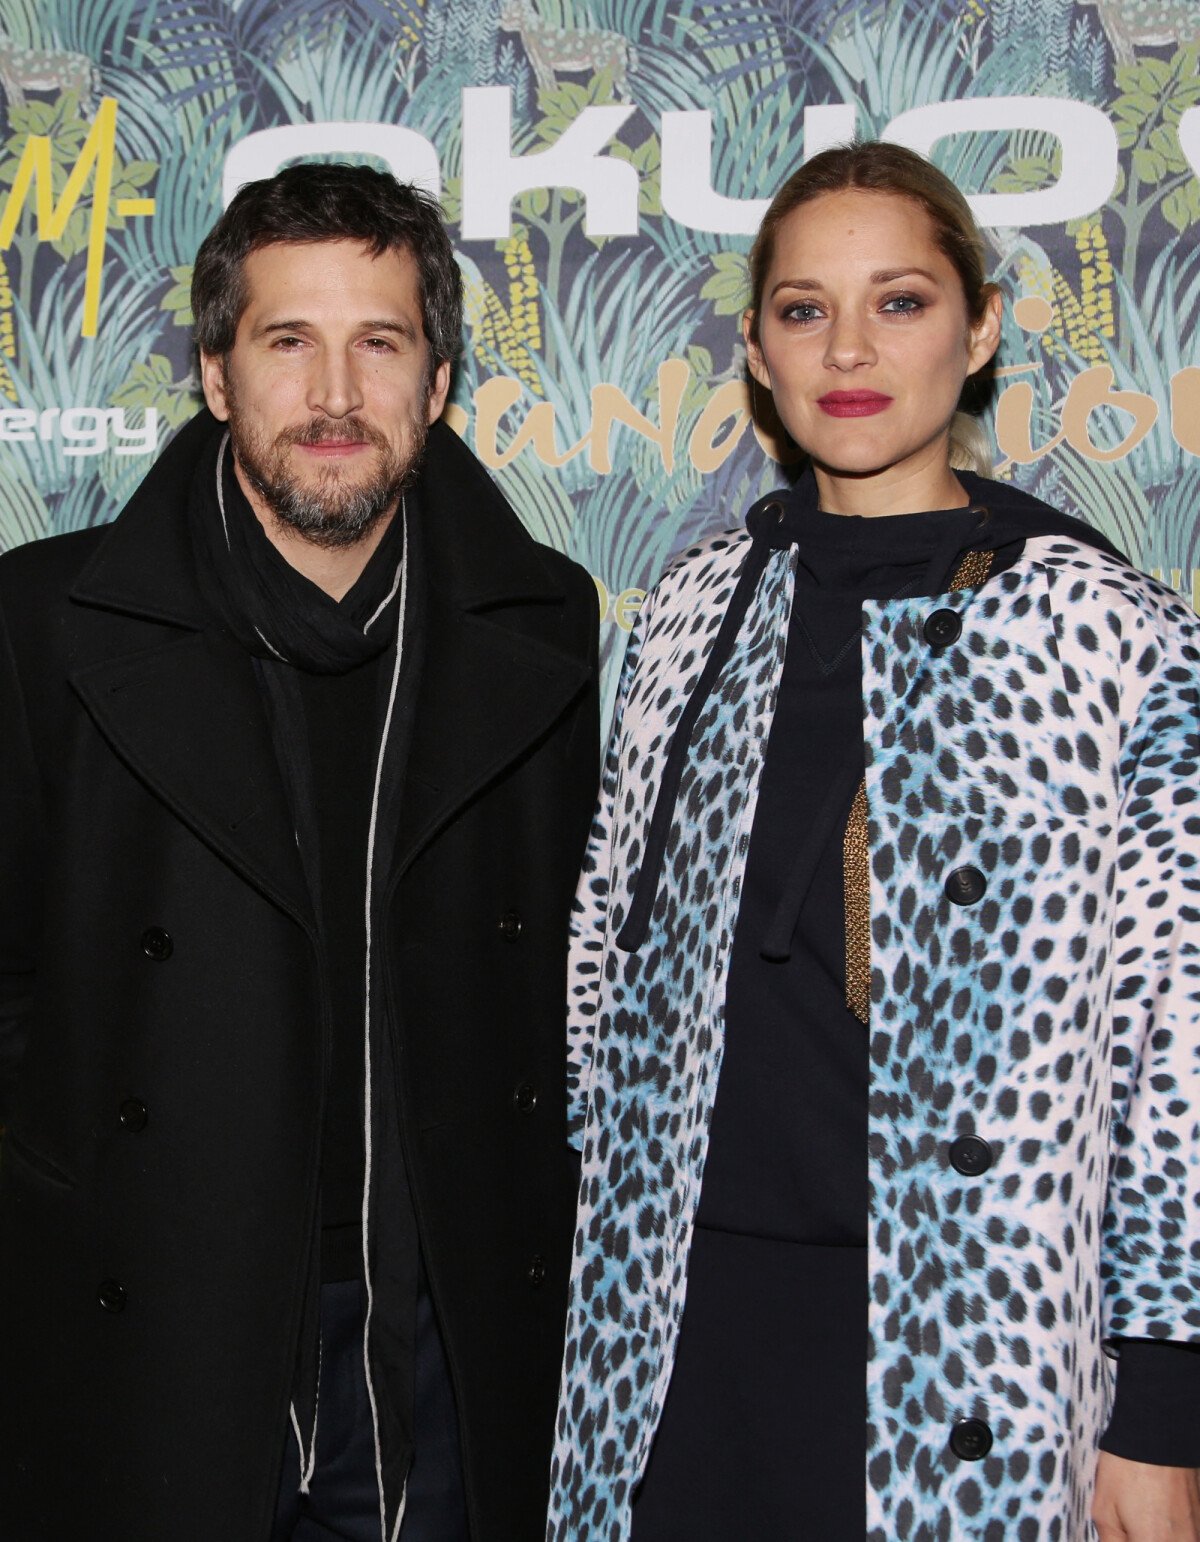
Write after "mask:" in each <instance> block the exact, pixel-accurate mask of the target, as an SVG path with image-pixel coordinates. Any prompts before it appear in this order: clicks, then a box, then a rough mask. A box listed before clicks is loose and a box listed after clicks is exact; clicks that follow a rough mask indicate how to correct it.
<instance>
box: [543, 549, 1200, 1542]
mask: <svg viewBox="0 0 1200 1542" xmlns="http://www.w3.org/2000/svg"><path fill="white" fill-rule="evenodd" d="M748 550H749V537H748V536H747V535H745V534H744V533H739V534H736V535H733V536H726V537H722V538H720V539H718V540H716V541H714V542H712V543H710V544H709V545H707V546H705V547H703V548H701V549H699V550H697V551H694V552H691V553H688V554H687V556H686V557H685V558H684V559H683V560H681V561H680V562H679V563H678V564H677V565H676V566H675V567H674V569H673V570H672V571H671V572H670V573H668V575H667V576H666V578H664V579H663V581H662V582H661V584H660V585H659V586H658V588H657V589H656V590H655V591H654V593H653V594H652V596H651V597H650V599H649V600H648V601H647V603H646V605H645V607H644V609H643V611H642V614H641V616H640V618H639V623H638V627H637V629H636V631H635V634H634V637H633V639H632V641H631V645H630V649H629V656H628V658H627V661H626V667H625V670H624V673H623V677H622V685H621V693H620V701H619V718H618V727H617V732H616V734H615V736H614V740H613V744H612V748H611V749H610V752H609V759H608V764H607V767H606V771H605V777H604V784H603V790H602V795H601V803H600V808H599V811H598V814H597V817H596V821H595V825H594V828H593V831H592V835H591V840H590V844H589V847H588V852H587V858H586V865H585V870H584V874H583V877H582V879H581V882H580V888H579V893H578V897H577V900H576V908H575V917H574V942H573V965H572V975H571V1018H572V1049H571V1072H572V1078H573V1087H572V1092H571V1096H572V1116H573V1126H572V1127H573V1130H574V1132H575V1137H576V1139H577V1140H579V1142H580V1144H581V1146H582V1151H583V1178H582V1185H581V1189H580V1210H579V1228H578V1232H577V1235H576V1239H575V1256H574V1265H573V1274H572V1287H571V1302H570V1311H569V1317H568V1327H567V1344H566V1352H565V1359H564V1364H563V1376H562V1388H561V1401H560V1406H559V1412H558V1425H557V1442H556V1450H555V1455H554V1462H553V1471H552V1496H551V1507H550V1519H549V1526H548V1537H549V1538H551V1539H554V1542H566V1539H589V1542H601V1539H604V1542H621V1539H624V1538H626V1537H627V1536H628V1534H629V1525H630V1498H631V1490H632V1489H633V1487H634V1485H635V1484H636V1482H637V1480H638V1478H639V1477H640V1475H641V1473H642V1472H643V1470H644V1467H645V1463H646V1458H647V1454H648V1450H649V1446H650V1442H651V1439H652V1437H653V1435H654V1431H655V1428H656V1425H657V1422H658V1419H659V1416H660V1413H661V1410H662V1405H663V1398H664V1395H665V1393H666V1389H667V1384H668V1382H669V1380H670V1377H671V1367H672V1361H673V1356H674V1350H675V1342H676V1336H677V1332H678V1328H679V1323H680V1319H681V1316H682V1313H683V1303H684V1291H685V1286H686V1279H687V1260H688V1247H689V1242H690V1238H691V1231H692V1221H693V1216H694V1213H695V1209H696V1201H697V1197H698V1195H699V1191H700V1183H701V1178H702V1175H703V1170H704V1158H705V1149H706V1142H707V1134H708V1127H709V1120H710V1116H711V1113H712V1108H713V1102H714V1097H715V1093H716V1086H717V1077H718V1074H719V1072H720V1067H721V1052H722V1042H723V1039H722V1035H723V1003H724V992H725V975H726V971H727V968H728V965H729V958H730V944H731V940H732V935H733V927H734V921H735V918H736V915H737V909H738V897H739V890H740V885H741V882H742V875H743V871H744V867H745V861H746V851H747V847H748V845H749V839H750V829H751V825H752V822H753V819H754V808H755V799H756V796H757V790H758V778H759V773H760V770H761V767H762V762H763V754H764V751H765V748H766V744H767V734H768V732H769V729H770V726H771V716H772V712H773V710H774V703H775V696H776V690H777V687H778V682H779V677H780V672H781V669H782V664H783V652H784V644H785V639H786V636H787V623H788V613H789V610H790V606H791V595H792V581H793V560H794V559H793V557H792V555H791V554H790V553H789V552H787V551H779V552H776V553H774V554H773V555H772V556H771V558H770V559H769V562H768V566H767V568H766V571H765V574H764V576H763V578H762V579H761V581H760V582H759V586H758V589H757V592H756V595H755V598H754V602H753V604H752V605H751V609H750V612H749V614H748V615H747V617H746V620H745V621H744V622H743V624H742V627H741V630H740V633H739V636H738V640H737V644H736V646H735V648H734V652H733V655H732V657H731V658H730V660H729V662H728V664H727V665H726V666H725V667H724V669H723V670H722V671H721V674H720V676H719V678H718V681H717V684H716V687H715V688H714V690H713V692H712V695H711V696H710V698H709V700H708V702H707V704H706V705H705V707H704V709H703V711H702V713H701V715H700V719H699V721H698V723H697V725H696V728H695V731H694V732H693V734H692V741H691V749H690V752H689V760H688V765H687V769H686V771H685V774H684V779H683V783H682V785H681V787H680V790H679V796H678V799H677V802H676V807H675V816H674V824H673V827H672V830H671V836H670V839H669V841H668V845H667V851H666V857H665V860H664V862H663V864H662V874H661V877H660V879H659V883H658V889H657V897H656V900H655V904H654V909H653V916H652V920H651V922H650V927H649V932H648V935H647V936H646V939H645V940H644V941H643V943H642V945H641V947H640V949H639V950H638V951H637V952H634V953H624V952H621V951H620V950H618V949H617V948H615V947H614V943H613V939H614V936H615V933H616V932H617V930H618V929H619V928H620V926H621V924H622V921H623V919H624V915H625V911H626V907H627V905H628V903H629V897H630V894H631V890H632V888H633V884H634V882H635V880H636V877H637V873H638V868H639V865H640V861H641V857H642V853H643V849H644V846H645V836H646V826H647V823H648V820H649V817H650V812H651V808H652V805H653V803H654V799H655V794H656V791H657V788H658V784H659V778H660V773H661V768H662V762H663V759H664V756H665V753H666V750H667V747H668V745H669V743H670V739H671V734H672V730H673V728H674V726H675V723H676V722H677V720H678V718H679V715H680V712H681V710H682V708H683V705H684V702H685V701H686V699H687V697H688V694H689V692H690V690H691V689H692V687H693V686H694V685H695V683H696V680H697V677H698V676H699V673H700V671H701V668H702V666H703V663H704V660H705V657H706V655H707V652H708V650H709V648H710V647H711V645H712V642H713V639H714V636H715V634H716V631H717V627H718V625H719V623H720V620H721V617H722V615H723V614H724V612H725V609H726V606H727V605H728V602H729V597H730V594H731V592H732V590H733V587H734V584H735V582H736V579H737V575H738V572H739V569H740V567H741V565H742V563H743V561H744V559H745V557H746V554H747V551H748ZM935 609H936V610H946V609H951V610H954V611H956V612H957V613H958V616H959V617H960V619H961V623H962V631H961V635H960V636H959V637H958V639H957V641H955V642H954V643H952V644H951V645H950V646H946V647H942V648H940V649H939V648H936V647H933V646H931V645H930V643H929V642H928V641H927V640H926V634H925V630H924V624H925V621H926V619H927V617H928V615H929V613H930V612H931V611H933V610H935ZM943 619H944V618H943ZM864 622H865V625H864V637H863V645H862V660H863V703H864V733H865V745H866V767H867V790H868V796H869V801H870V846H871V915H872V952H873V957H872V975H871V996H872V1006H871V1026H870V1061H871V1096H870V1134H869V1162H870V1183H871V1211H870V1224H869V1235H870V1250H869V1269H870V1299H871V1308H870V1320H869V1343H870V1350H869V1361H868V1370H867V1381H868V1426H867V1441H866V1466H865V1473H864V1481H865V1484H866V1491H867V1533H868V1536H869V1538H870V1539H871V1542H904V1539H913V1542H935V1539H936V1542H951V1539H954V1542H958V1539H978V1542H1001V1539H1003V1542H1033V1539H1039V1542H1083V1539H1084V1538H1086V1537H1088V1536H1089V1535H1090V1525H1089V1522H1088V1520H1087V1515H1088V1509H1089V1503H1090V1490H1091V1486H1092V1478H1093V1470H1094V1463H1095V1453H1096V1443H1097V1440H1098V1438H1099V1435H1100V1433H1101V1431H1102V1429H1103V1427H1104V1425H1105V1422H1106V1420H1107V1417H1108V1411H1109V1407H1110V1403H1111V1391H1112V1382H1113V1370H1112V1363H1111V1361H1110V1359H1109V1357H1108V1356H1107V1355H1106V1354H1105V1353H1104V1352H1103V1351H1102V1348H1101V1346H1102V1343H1103V1341H1105V1340H1106V1339H1108V1338H1110V1337H1113V1336H1118V1335H1126V1336H1133V1337H1171V1338H1179V1339H1188V1338H1190V1339H1193V1340H1196V1339H1200V1194H1198V1190H1200V1128H1198V1123H1197V1119H1198V1110H1200V781H1198V779H1197V759H1198V755H1200V742H1198V741H1200V713H1198V707H1197V692H1198V683H1200V624H1198V622H1197V618H1196V616H1195V615H1194V614H1193V613H1192V612H1191V611H1190V610H1189V609H1187V608H1186V607H1185V606H1184V605H1183V604H1182V603H1181V602H1180V601H1179V600H1178V599H1177V598H1176V597H1175V596H1174V595H1173V594H1171V593H1170V592H1169V591H1168V590H1166V589H1165V588H1164V587H1162V586H1161V585H1159V584H1157V583H1155V582H1154V581H1153V580H1151V579H1148V578H1145V577H1143V576H1142V575H1141V574H1138V573H1136V572H1134V571H1132V570H1131V569H1129V568H1128V567H1126V566H1124V565H1123V564H1122V563H1120V562H1118V561H1115V560H1113V559H1112V558H1110V557H1108V556H1106V555H1105V554H1104V553H1102V552H1099V551H1097V550H1094V549H1092V548H1090V547H1088V546H1085V545H1082V544H1080V543H1078V542H1077V541H1075V540H1072V539H1067V538H1062V537H1039V538H1036V539H1032V540H1030V541H1028V542H1027V543H1026V547H1025V551H1024V554H1023V555H1022V557H1021V559H1020V560H1019V561H1018V563H1017V564H1016V565H1015V566H1014V567H1012V568H1010V569H1008V570H1007V571H1006V572H1004V573H1002V574H1000V575H999V576H998V577H995V578H993V579H991V580H990V581H989V582H987V583H986V584H984V585H983V586H982V587H981V588H979V589H977V590H974V591H964V592H961V593H957V592H956V593H954V594H951V595H946V596H942V597H940V598H938V599H935V600H913V599H904V600H895V601H888V602H878V603H870V604H868V605H867V606H866V607H865V610H864ZM950 630H951V631H952V630H953V623H951V626H950ZM932 635H934V636H935V637H941V638H942V639H943V640H944V638H945V635H946V631H945V627H944V626H943V629H942V630H941V631H940V632H938V631H936V630H935V631H934V632H933V633H932ZM963 866H970V867H973V868H976V869H978V870H979V872H980V873H981V874H982V875H983V877H984V878H985V879H986V892H985V893H984V895H983V897H982V898H980V899H978V901H977V902H976V903H974V904H965V905H964V904H952V903H951V902H950V901H949V899H948V898H947V896H946V893H945V892H944V889H943V886H944V884H945V882H946V878H947V875H948V873H949V872H951V871H953V870H955V869H958V868H961V867H963ZM976 887H977V885H976ZM960 898H961V895H960ZM964 1134H977V1135H979V1136H981V1137H983V1138H984V1139H985V1140H986V1141H987V1142H988V1143H989V1145H990V1149H991V1153H992V1162H991V1166H990V1168H989V1169H988V1170H987V1171H985V1172H983V1173H981V1174H980V1175H978V1176H975V1177H964V1176H961V1175H960V1173H959V1172H958V1171H956V1170H955V1168H954V1167H953V1166H952V1165H951V1163H950V1160H949V1149H948V1148H949V1146H950V1144H951V1142H953V1141H954V1140H956V1139H957V1138H958V1137H960V1136H962V1135H964ZM976 1149H977V1150H978V1148H976ZM814 1327H815V1328H816V1329H817V1330H818V1331H819V1325H814ZM963 1418H978V1419H982V1420H985V1421H986V1423H987V1424H988V1426H990V1429H991V1432H992V1435H993V1437H994V1444H993V1446H992V1449H991V1452H990V1454H988V1455H987V1456H986V1457H985V1458H984V1459H982V1460H978V1461H965V1460H962V1459H961V1458H960V1457H957V1456H955V1455H953V1454H952V1453H951V1451H950V1449H949V1447H948V1444H947V1437H948V1433H949V1431H950V1429H951V1426H952V1425H953V1424H954V1423H955V1421H958V1420H960V1419H963Z"/></svg>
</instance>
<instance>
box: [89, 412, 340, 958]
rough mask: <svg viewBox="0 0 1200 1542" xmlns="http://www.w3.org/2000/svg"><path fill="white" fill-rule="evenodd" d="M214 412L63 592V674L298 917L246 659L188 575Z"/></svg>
mask: <svg viewBox="0 0 1200 1542" xmlns="http://www.w3.org/2000/svg"><path fill="white" fill-rule="evenodd" d="M215 432H217V425H216V422H215V419H213V418H212V417H210V416H209V414H208V413H206V412H202V413H200V414H199V416H198V417H197V418H195V419H193V421H192V422H191V423H189V424H188V425H187V426H186V427H185V428H184V429H183V431H182V432H181V433H180V434H179V435H178V436H177V437H176V438H175V439H174V440H173V441H172V442H171V444H170V445H169V446H168V447H167V449H166V450H165V451H164V453H163V455H162V456H161V457H160V458H159V460H158V461H157V462H156V463H155V465H154V467H153V469H152V470H151V472H150V475H149V476H148V477H147V478H146V480H145V481H144V482H143V483H142V484H141V486H140V487H139V488H138V490H137V491H136V492H135V494H134V495H133V497H132V499H131V500H130V502H129V503H128V504H127V505H126V507H125V509H124V510H123V511H122V513H121V516H120V518H119V519H118V520H117V521H116V522H115V523H114V524H113V525H112V526H111V528H110V530H109V532H108V535H107V537H106V538H105V540H104V541H103V542H102V543H101V545H100V546H99V547H98V549H97V551H96V554H95V556H94V557H93V559H92V561H91V562H90V563H89V564H88V566H87V567H86V568H85V569H84V570H83V572H82V573H81V574H80V576H79V578H78V580H77V581H76V584H75V586H74V588H73V590H72V592H71V600H72V603H73V609H74V613H73V625H74V627H75V633H76V635H75V639H74V653H75V657H77V658H79V659H81V660H84V661H85V662H84V663H82V664H81V665H80V666H79V667H78V668H76V669H75V670H74V671H73V673H72V675H71V684H72V687H73V688H74V690H75V691H76V693H77V694H78V696H79V697H80V699H81V700H82V702H83V704H84V706H85V707H86V708H87V711H88V712H89V714H90V715H91V717H92V720H93V721H94V722H95V724H96V726H97V728H98V729H99V731H100V732H101V733H102V734H103V735H104V737H105V738H106V739H107V740H108V742H109V744H110V745H111V746H112V748H113V749H114V751H115V752H116V753H117V754H118V755H119V756H120V758H121V759H122V760H123V761H124V762H125V763H126V764H127V765H128V766H129V768H130V769H131V770H132V771H133V772H134V773H135V774H136V775H137V776H138V777H139V778H140V779H141V780H142V781H143V782H144V783H145V784H146V786H147V787H149V788H150V789H151V791H152V792H153V793H154V794H155V795H156V796H157V797H159V798H160V799H161V800H162V802H163V803H164V804H165V805H166V806H167V807H168V808H169V809H171V810H172V811H173V812H174V813H175V814H177V815H178V816H179V818H180V819H182V820H183V821H184V823H185V824H187V825H188V826H190V828H191V829H192V830H194V831H195V833H196V834H197V835H198V836H199V837H200V839H201V840H203V841H204V842H206V844H207V845H209V846H211V847H212V849H213V850H214V851H215V852H216V853H217V854H218V855H219V856H221V857H222V858H223V859H224V860H225V861H227V862H228V863H229V864H230V866H231V867H233V868H234V869H235V870H236V871H237V872H239V873H240V874H241V875H242V876H243V877H244V878H245V879H246V880H247V881H248V882H249V883H251V884H253V885H254V886H255V887H256V888H258V889H259V890H261V892H262V893H263V894H265V895H266V896H267V897H268V898H269V899H270V900H272V901H273V902H274V903H275V904H277V905H279V906H280V907H281V908H282V909H283V910H285V911H287V912H288V913H289V914H290V915H292V916H294V917H295V918H296V920H298V921H299V922H300V923H301V924H302V925H303V926H305V927H306V928H309V929H311V928H312V926H313V918H312V905H311V902H310V899H309V896H308V890H307V885H306V883H305V880H304V873H303V869H302V868H301V864H300V856H299V852H298V851H297V848H296V836H295V829H294V825H293V821H292V818H291V815H290V812H289V810H288V806H287V798H286V794H285V792H284V787H283V779H282V777H281V776H280V773H279V768H278V762H277V760H276V757H275V751H274V747H273V745H272V743H271V735H270V729H269V727H268V724H267V718H266V712H265V709H264V706H263V702H262V698H261V694H260V692H259V689H258V684H257V681H256V680H255V677H254V666H253V664H252V662H251V660H250V658H249V656H248V655H247V654H245V653H244V652H243V651H242V650H241V649H240V648H239V647H238V646H237V645H236V644H235V643H234V642H233V641H232V639H231V638H228V637H226V636H225V635H224V634H223V633H221V632H218V631H216V630H215V629H213V628H212V627H211V625H210V622H209V618H208V615H207V612H206V610H205V607H204V605H203V602H202V600H201V597H200V593H199V590H198V588H197V585H196V579H195V573H194V567H193V560H192V553H191V546H190V542H189V540H188V536H187V529H186V508H187V500H188V494H189V490H190V487H191V483H192V478H193V476H194V475H195V473H196V466H197V463H198V461H199V460H200V458H201V456H202V455H203V453H204V449H205V447H206V445H207V444H208V442H209V440H210V438H211V436H212V434H213V433H215Z"/></svg>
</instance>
